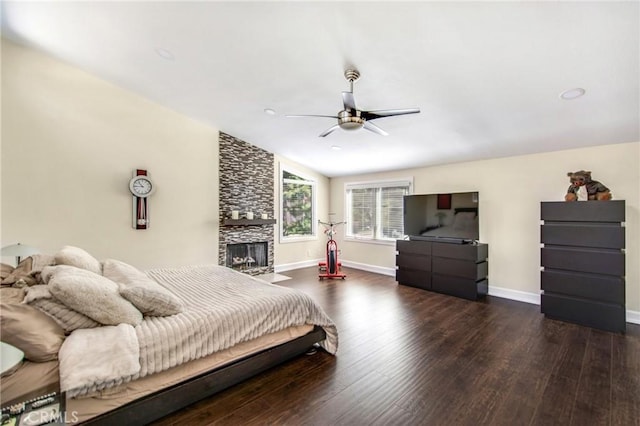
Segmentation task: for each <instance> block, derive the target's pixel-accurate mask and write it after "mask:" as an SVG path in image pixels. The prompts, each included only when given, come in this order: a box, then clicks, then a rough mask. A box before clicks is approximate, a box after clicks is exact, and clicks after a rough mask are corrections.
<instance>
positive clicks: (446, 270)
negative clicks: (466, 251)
mask: <svg viewBox="0 0 640 426" xmlns="http://www.w3.org/2000/svg"><path fill="white" fill-rule="evenodd" d="M432 262H433V272H434V273H438V274H442V275H452V276H454V277H462V278H470V279H472V280H474V281H478V280H481V279H483V278H486V277H487V274H488V272H489V266H488V263H487V262H480V263H475V262H472V261H468V260H460V259H448V258H445V257H433V258H432Z"/></svg>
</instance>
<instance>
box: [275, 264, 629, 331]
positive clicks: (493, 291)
mask: <svg viewBox="0 0 640 426" xmlns="http://www.w3.org/2000/svg"><path fill="white" fill-rule="evenodd" d="M323 260H324V259H316V260H305V261H304V262H296V263H288V264H284V265H275V266H274V270H275V272H278V273H279V272H283V271H291V270H293V269H301V268H308V267H310V266H317V265H318V262H322V261H323ZM341 262H342V266H346V267H348V268H353V269H359V270H361V271H367V272H373V273H374V274H380V275H387V276H390V277H395V276H396V269H395V268H386V267H383V266H376V265H369V264H366V263H360V262H352V261H350V260H341ZM489 296H494V297H501V298H503V299H509V300H516V301H518V302H524V303H530V304H532V305H540V294H539V293H529V292H527V291H520V290H511V289H509V288H503V287H495V286H492V285H491V284H489ZM627 322H628V323H631V324H640V312H639V311H632V310H630V309H628V310H627Z"/></svg>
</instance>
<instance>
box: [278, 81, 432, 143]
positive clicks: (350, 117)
mask: <svg viewBox="0 0 640 426" xmlns="http://www.w3.org/2000/svg"><path fill="white" fill-rule="evenodd" d="M344 77H345V78H346V79H347V81H348V82H349V86H350V90H349V91H348V92H342V102H343V104H344V109H343V110H342V111H340V112H338V114H337V115H313V114H311V115H287V117H324V118H335V119H337V120H338V124H336V125H334V126H331V127H330V128H328V129H327V130H325V131H324V132H322V133H320V135H319V136H320V137H321V138H324V137H325V136H327V135H329V134H330V133H332V132H333V131H334V130H337V129H338V128H341V129H343V130H358V129H361V128H363V127H364V128H365V129H367V130H369V131H370V132H373V133H377V134H379V135H382V136H387V135H388V133H387V132H385V131H384V130H382V129H381V128H380V127H378V126H376V125H375V124H373V123H372V122H371V121H373V120H376V119H378V118H384V117H392V116H394V115H405V114H417V113H419V112H420V108H405V109H381V110H376V111H364V110H360V109H358V108H357V107H356V99H355V97H354V96H353V82H354V81H356V80H358V79H359V78H360V73H359V72H358V71H357V70H346V71H345V72H344Z"/></svg>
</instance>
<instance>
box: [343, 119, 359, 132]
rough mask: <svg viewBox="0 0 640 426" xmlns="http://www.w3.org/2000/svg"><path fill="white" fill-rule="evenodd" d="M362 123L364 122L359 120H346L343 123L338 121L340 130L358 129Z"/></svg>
mask: <svg viewBox="0 0 640 426" xmlns="http://www.w3.org/2000/svg"><path fill="white" fill-rule="evenodd" d="M363 125H364V123H362V122H360V123H358V122H355V121H346V122H343V123H340V128H341V129H342V130H358V129H361V128H362V126H363Z"/></svg>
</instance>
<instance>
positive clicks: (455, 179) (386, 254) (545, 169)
mask: <svg viewBox="0 0 640 426" xmlns="http://www.w3.org/2000/svg"><path fill="white" fill-rule="evenodd" d="M580 169H586V170H591V171H592V172H593V179H595V180H599V181H601V182H602V183H604V184H605V185H606V186H608V187H609V188H610V189H611V191H612V193H613V196H614V198H615V199H624V200H626V219H627V221H626V227H627V232H626V239H627V248H626V253H627V256H626V272H627V275H626V282H627V294H626V298H627V308H628V309H630V310H634V311H640V262H638V259H640V247H639V244H640V218H639V213H638V212H639V210H640V189H639V188H640V171H639V170H640V143H638V142H636V143H627V144H616V145H606V146H598V147H592V148H584V149H576V150H571V151H558V152H551V153H544V154H535V155H526V156H519V157H510V158H500V159H493V160H486V161H476V162H469V163H460V164H451V165H446V166H439V167H428V168H419V169H411V170H401V171H396V172H390V173H379V174H374V175H360V176H351V177H345V178H339V179H331V202H330V208H331V209H332V211H337V212H342V214H344V184H345V183H346V182H352V181H365V180H381V179H390V178H405V177H407V176H413V177H414V184H415V190H414V192H415V193H416V194H420V193H447V192H462V191H479V193H480V195H479V198H480V204H479V211H480V241H481V242H484V243H488V244H489V286H490V291H491V290H492V289H493V291H494V292H498V291H500V290H502V289H505V290H507V291H508V292H509V293H511V294H510V295H511V296H513V295H517V294H518V292H524V294H523V299H531V298H530V297H528V296H530V295H534V294H539V292H540V274H539V270H540V266H539V265H540V201H560V200H563V197H564V194H565V192H566V189H567V187H568V186H569V181H568V178H567V176H566V173H567V172H569V171H575V170H580ZM343 235H344V234H343V233H340V234H339V237H340V239H339V245H340V248H341V250H342V259H343V261H345V262H355V263H357V264H362V265H373V266H374V267H380V268H386V270H387V271H392V270H393V268H394V263H395V246H394V245H379V244H367V243H359V242H352V241H344V240H343Z"/></svg>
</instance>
